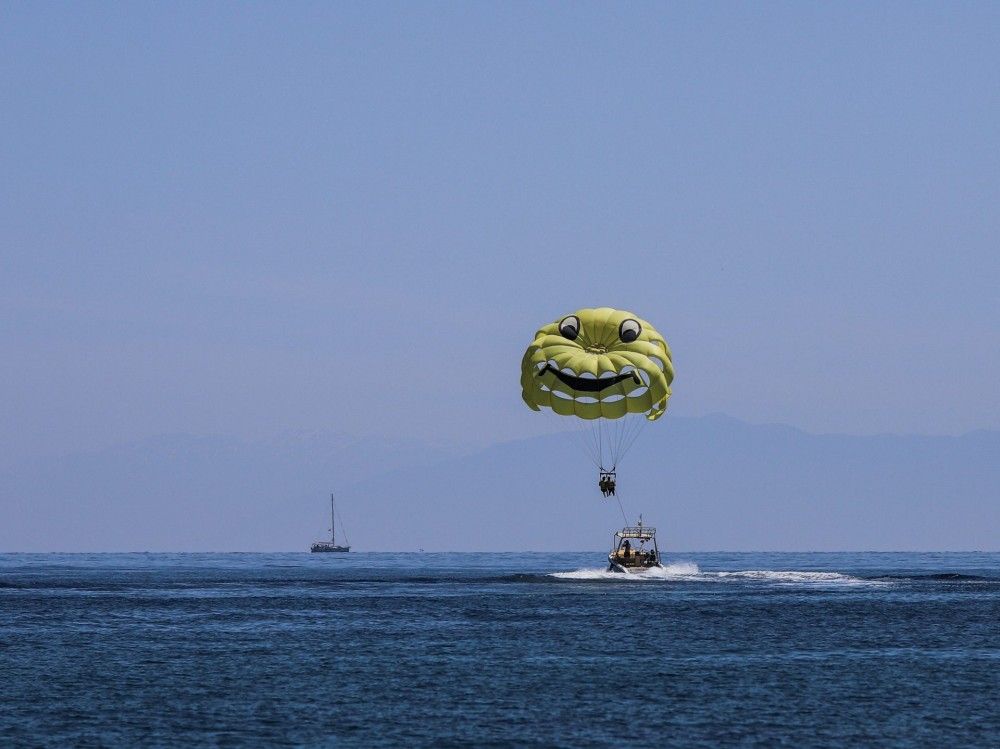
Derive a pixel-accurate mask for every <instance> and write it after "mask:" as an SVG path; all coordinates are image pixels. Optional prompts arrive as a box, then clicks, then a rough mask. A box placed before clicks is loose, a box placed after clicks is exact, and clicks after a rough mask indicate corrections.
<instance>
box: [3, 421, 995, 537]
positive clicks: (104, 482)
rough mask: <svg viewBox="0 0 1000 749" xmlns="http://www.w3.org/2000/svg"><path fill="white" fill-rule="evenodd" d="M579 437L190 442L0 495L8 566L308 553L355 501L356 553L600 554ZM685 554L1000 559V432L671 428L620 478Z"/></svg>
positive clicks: (628, 503)
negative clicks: (42, 554)
mask: <svg viewBox="0 0 1000 749" xmlns="http://www.w3.org/2000/svg"><path fill="white" fill-rule="evenodd" d="M596 483H597V475H596V471H595V469H594V468H593V467H592V465H591V464H590V463H589V461H588V459H587V458H586V456H585V455H584V452H583V449H582V448H581V447H580V445H579V443H578V442H577V441H576V440H574V439H573V438H572V437H571V436H570V435H550V436H545V437H538V438H533V439H527V440H520V441H515V442H508V443H504V444H499V445H494V446H492V447H489V448H487V449H485V450H482V451H479V452H475V453H473V454H466V455H456V454H455V453H454V451H449V450H447V449H439V448H428V447H425V446H422V445H420V444H416V443H410V442H405V441H387V440H376V439H364V440H357V439H351V438H349V437H345V436H343V435H312V436H308V437H297V438H289V439H284V440H279V441H272V442H255V443H251V442H246V441H241V440H236V439H229V438H217V437H193V436H184V435H175V436H169V437H162V438H157V439H152V440H147V441H143V442H139V443H135V444H132V445H127V446H124V447H120V448H116V449H112V450H104V451H99V452H94V453H89V454H77V455H72V456H68V457H62V458H53V459H49V460H39V461H34V462H32V463H30V464H25V465H21V466H18V467H17V468H15V469H13V470H10V471H8V472H7V473H6V474H4V475H2V476H0V508H2V515H3V522H2V523H0V551H102V550H107V551H128V550H134V551H143V550H149V551H158V550H176V551H190V550H217V551H228V550H247V551H256V550H306V549H307V548H308V545H309V542H310V541H311V540H313V538H316V537H322V536H323V535H324V532H325V529H326V528H327V526H328V522H327V508H328V505H327V494H328V492H329V491H335V492H336V493H337V495H338V498H339V503H338V508H339V509H340V510H341V512H342V514H343V519H344V525H345V526H346V530H347V532H348V534H349V537H350V541H351V543H352V544H353V546H354V547H355V549H356V550H359V551H363V550H417V549H421V548H422V549H425V550H427V551H437V550H511V551H519V550H539V551H545V550H576V549H581V550H582V549H601V548H603V547H605V546H606V545H607V544H608V543H609V541H610V535H611V532H612V530H613V529H614V528H615V527H616V526H620V525H621V524H622V522H623V519H622V515H621V512H620V511H619V508H618V505H617V503H615V502H614V501H607V500H604V499H603V498H602V497H601V494H600V492H599V491H598V489H597V485H596ZM619 489H620V492H619V494H620V498H621V500H622V503H623V505H624V507H625V510H626V512H627V514H628V517H629V520H630V521H631V520H634V519H635V516H636V515H638V513H640V512H642V513H643V514H644V517H645V519H646V521H647V522H648V523H650V524H653V525H656V526H657V527H658V528H659V529H660V531H659V533H660V536H661V545H662V546H664V547H666V548H667V549H670V550H724V549H731V550H757V549H770V550H862V549H866V550H935V549H940V550H965V549H983V550H997V549H1000V432H993V431H979V432H972V433H969V434H966V435H963V436H960V437H923V436H898V435H881V436H850V435H814V434H808V433H805V432H802V431H800V430H798V429H794V428H791V427H786V426H776V425H758V424H747V423H744V422H741V421H738V420H736V419H733V418H729V417H726V416H708V417H702V418H681V417H674V416H671V415H668V416H667V417H665V418H664V419H663V421H661V422H659V423H657V424H656V425H652V426H650V428H648V429H646V430H645V432H644V434H643V435H642V437H641V438H640V440H639V441H638V442H637V444H636V445H635V447H634V448H633V449H632V451H631V452H630V453H629V455H628V457H627V459H626V461H625V462H624V465H623V466H622V467H621V469H620V471H619Z"/></svg>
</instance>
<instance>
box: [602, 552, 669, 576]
mask: <svg viewBox="0 0 1000 749" xmlns="http://www.w3.org/2000/svg"><path fill="white" fill-rule="evenodd" d="M657 567H660V568H662V567H663V565H662V564H660V562H659V561H656V562H653V563H643V564H627V563H623V562H622V561H621V560H617V559H615V558H614V557H613V556H612V555H610V554H609V555H608V572H619V573H621V574H623V575H630V574H633V573H635V572H642V571H643V570H651V569H655V568H657Z"/></svg>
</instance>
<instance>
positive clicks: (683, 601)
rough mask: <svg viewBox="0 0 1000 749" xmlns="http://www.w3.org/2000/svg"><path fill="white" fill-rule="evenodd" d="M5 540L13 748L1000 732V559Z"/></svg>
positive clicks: (1, 609)
mask: <svg viewBox="0 0 1000 749" xmlns="http://www.w3.org/2000/svg"><path fill="white" fill-rule="evenodd" d="M601 558H602V555H601V554H600V553H566V554H367V553H351V554H346V555H343V554H312V555H310V554H308V553H303V554H95V555H61V554H45V555H32V554H8V555H0V745H2V746H4V747H7V746H22V745H23V746H95V747H96V746H101V747H104V746H111V747H114V746H125V747H134V746H167V747H172V746H177V747H189V746H195V745H211V746H244V745H263V746H290V745H295V746H298V745H305V746H364V747H379V746H407V747H410V746H435V747H438V746H497V747H500V746H547V747H553V746H563V747H584V746H612V745H614V746H629V747H632V746H678V747H720V746H760V747H775V746H783V747H813V746H815V747H859V746H862V747H882V746H885V747H916V746H926V747H966V746H967V747H1000V554H995V553H967V554H964V553H963V554H951V553H940V554H854V553H850V554H849V553H843V554H757V553H754V554H734V553H726V554H681V555H667V556H666V557H665V561H666V562H668V566H667V567H666V568H665V569H664V570H659V571H653V572H651V573H648V574H644V575H641V576H637V577H631V576H628V577H626V576H619V575H613V574H609V573H606V572H604V571H603V566H602V565H601Z"/></svg>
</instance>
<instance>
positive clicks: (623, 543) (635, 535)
mask: <svg viewBox="0 0 1000 749" xmlns="http://www.w3.org/2000/svg"><path fill="white" fill-rule="evenodd" d="M662 566H663V565H661V564H660V550H659V549H658V548H657V546H656V528H650V527H648V526H645V525H643V524H642V516H641V515H640V516H639V522H638V523H637V524H636V525H626V526H625V527H624V528H622V529H621V530H620V531H616V532H615V536H614V539H613V542H612V546H611V553H610V554H608V572H623V573H626V574H627V573H631V572H642V571H643V570H648V569H651V568H653V567H662Z"/></svg>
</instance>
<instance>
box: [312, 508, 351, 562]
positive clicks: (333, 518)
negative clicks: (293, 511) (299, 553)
mask: <svg viewBox="0 0 1000 749" xmlns="http://www.w3.org/2000/svg"><path fill="white" fill-rule="evenodd" d="M344 541H345V542H346V541H347V534H346V533H345V534H344ZM309 550H310V551H345V552H346V551H350V550H351V547H350V546H349V545H346V544H345V545H344V546H341V545H339V544H338V543H337V508H336V506H335V505H334V502H333V495H332V494H331V495H330V540H329V541H313V544H312V546H310V547H309Z"/></svg>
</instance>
